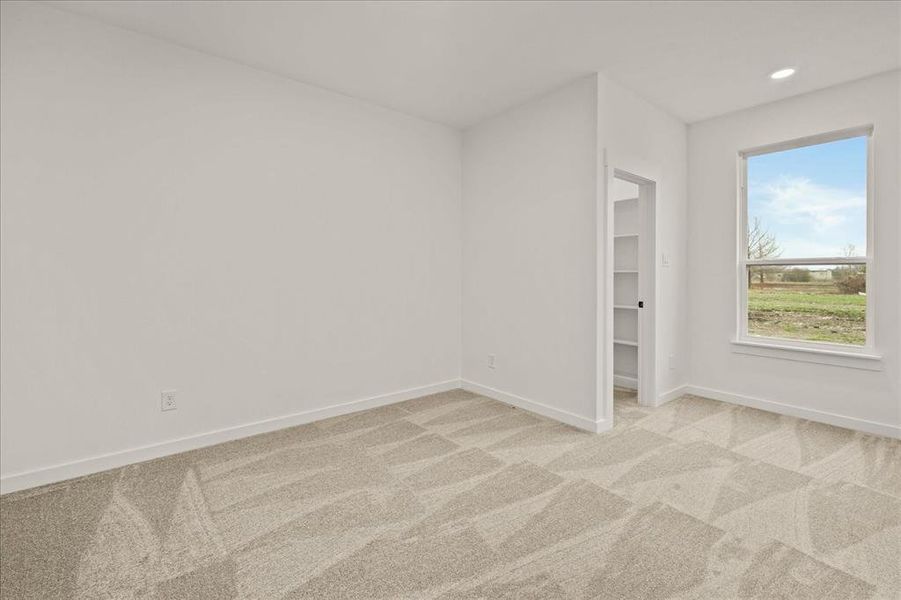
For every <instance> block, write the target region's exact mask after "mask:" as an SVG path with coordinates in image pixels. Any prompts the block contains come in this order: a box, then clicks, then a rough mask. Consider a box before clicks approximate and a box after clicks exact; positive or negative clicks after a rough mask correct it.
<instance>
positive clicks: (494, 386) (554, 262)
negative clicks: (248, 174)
mask: <svg viewBox="0 0 901 600" xmlns="http://www.w3.org/2000/svg"><path fill="white" fill-rule="evenodd" d="M605 153H606V155H607V156H608V160H609V161H610V162H611V165H613V166H617V167H620V168H627V169H630V170H631V171H633V172H634V173H635V174H636V175H641V176H644V177H647V178H650V179H654V180H655V181H656V182H657V196H658V198H657V211H658V214H657V223H658V232H657V235H658V250H663V251H666V252H667V253H668V255H669V257H670V262H671V265H672V266H671V267H669V268H665V269H661V268H659V267H658V271H657V286H658V299H659V301H658V302H657V335H658V341H657V354H658V358H657V365H658V366H657V369H658V373H657V379H658V383H657V389H658V392H661V393H662V392H666V391H669V390H671V389H673V388H677V387H678V386H681V385H684V384H685V383H687V375H688V344H687V326H686V318H685V314H686V310H687V298H686V294H687V288H686V286H685V279H686V273H687V271H686V269H687V261H686V260H685V259H686V253H687V250H686V244H685V235H684V232H685V228H686V219H687V206H686V193H685V191H686V190H685V185H686V183H685V173H686V128H685V125H684V124H683V123H682V122H681V121H679V120H677V119H675V118H673V117H671V116H669V115H667V114H666V113H664V112H663V111H661V110H659V109H658V108H656V107H654V106H653V105H651V104H649V103H648V102H646V101H644V100H643V99H641V98H639V97H638V96H636V95H635V94H633V93H631V92H630V91H628V90H626V89H625V88H623V87H622V86H619V85H617V84H616V83H614V82H611V81H609V80H607V79H605V78H604V77H603V76H592V77H588V78H585V79H581V80H579V81H576V82H574V83H573V84H571V85H568V86H566V87H564V88H562V89H560V90H558V91H556V92H554V93H552V94H548V95H546V96H543V97H541V98H538V99H535V100H533V101H531V102H528V103H526V104H524V105H522V106H519V107H516V108H513V109H511V110H509V111H507V112H505V113H503V114H501V115H499V116H497V117H494V118H493V119H489V120H488V121H485V122H483V123H481V124H479V125H477V126H475V127H473V128H471V129H469V130H467V131H466V132H465V133H464V137H463V179H464V184H463V197H464V202H463V207H464V209H463V331H464V334H463V371H462V372H463V378H464V380H467V381H469V382H473V383H476V384H480V385H481V386H485V387H486V388H490V390H483V391H491V390H495V391H500V392H502V393H503V395H501V396H500V397H502V398H505V399H516V398H511V396H512V397H518V398H519V399H520V400H526V401H529V402H530V403H532V404H525V405H526V406H530V407H532V408H536V406H535V404H537V405H543V407H544V408H547V409H549V410H546V412H547V414H551V415H553V416H556V417H557V418H561V419H564V420H567V421H568V422H571V423H573V424H578V425H581V426H589V423H596V422H597V421H599V420H602V419H603V416H604V415H603V414H600V411H599V410H598V407H597V389H598V386H599V385H600V386H606V385H609V384H610V382H607V381H606V378H605V376H604V375H603V374H602V373H600V374H599V370H598V360H597V355H598V352H597V350H596V343H597V339H598V337H597V335H598V333H599V328H598V305H597V299H598V293H597V291H598V277H599V274H598V268H597V267H598V264H599V263H598V260H599V258H600V261H601V263H600V264H601V265H603V264H604V263H603V261H604V255H603V253H600V255H599V252H598V233H597V228H598V225H599V223H598V210H597V206H598V203H599V202H601V203H602V204H601V206H603V202H604V199H603V198H604V197H605V193H606V192H605V190H604V185H603V184H601V185H599V173H601V172H602V170H603V162H602V157H603V156H604V155H605ZM601 220H602V221H603V217H601ZM600 225H601V230H602V231H603V230H604V227H603V222H602V223H600ZM601 245H602V246H603V244H601ZM658 265H659V261H658ZM601 271H602V273H601V276H602V275H603V267H602V269H601ZM601 302H603V299H602V300H601ZM602 308H603V307H602ZM600 333H601V334H602V335H603V323H601V328H600ZM489 354H494V355H495V356H496V366H495V368H494V369H491V368H489V367H488V361H487V358H488V355H489ZM669 354H673V355H674V356H675V359H674V363H673V364H674V367H675V368H674V369H672V370H670V369H669V367H668V362H667V360H666V359H667V357H668V355H669ZM661 357H662V358H661ZM599 378H600V381H599ZM537 408H542V407H541V406H539V407H537ZM573 415H574V416H575V418H572V416H573ZM608 425H609V424H608Z"/></svg>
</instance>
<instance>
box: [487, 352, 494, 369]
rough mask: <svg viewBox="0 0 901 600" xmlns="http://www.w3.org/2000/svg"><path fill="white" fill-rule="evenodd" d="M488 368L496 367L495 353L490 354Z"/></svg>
mask: <svg viewBox="0 0 901 600" xmlns="http://www.w3.org/2000/svg"><path fill="white" fill-rule="evenodd" d="M488 368H489V369H493V368H494V355H493V354H489V355H488Z"/></svg>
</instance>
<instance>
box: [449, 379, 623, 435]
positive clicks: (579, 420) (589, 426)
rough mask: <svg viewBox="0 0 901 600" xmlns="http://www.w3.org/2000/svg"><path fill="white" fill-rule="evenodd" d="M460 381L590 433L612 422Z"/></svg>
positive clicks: (501, 399) (497, 398) (500, 399)
mask: <svg viewBox="0 0 901 600" xmlns="http://www.w3.org/2000/svg"><path fill="white" fill-rule="evenodd" d="M461 383H462V387H463V389H464V390H467V391H470V392H473V393H475V394H481V395H482V396H487V397H489V398H493V399H495V400H498V401H500V402H504V403H505V404H510V405H512V406H515V407H517V408H522V409H524V410H528V411H531V412H533V413H538V414H539V415H542V416H544V417H548V418H549V419H554V420H555V421H560V422H561V423H566V424H567V425H572V426H573V427H578V428H579V429H585V430H586V431H591V432H592V433H601V432H603V431H607V430H609V429H610V428H611V427H612V426H613V424H612V423H610V422H609V421H607V420H605V419H600V420H597V421H594V420H592V419H589V418H588V417H583V416H581V415H577V414H574V413H571V412H568V411H565V410H560V409H559V408H554V407H552V406H548V405H547V404H542V403H540V402H536V401H534V400H529V399H528V398H523V397H522V396H517V395H516V394H511V393H509V392H504V391H501V390H496V389H494V388H492V387H488V386H487V385H482V384H480V383H476V382H474V381H469V380H466V379H464V380H462V381H461Z"/></svg>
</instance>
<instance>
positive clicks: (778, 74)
mask: <svg viewBox="0 0 901 600" xmlns="http://www.w3.org/2000/svg"><path fill="white" fill-rule="evenodd" d="M794 74H795V70H794V69H792V68H788V69H779V70H778V71H773V72H772V73H770V79H785V78H786V77H791V76H792V75H794Z"/></svg>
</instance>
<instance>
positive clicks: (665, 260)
mask: <svg viewBox="0 0 901 600" xmlns="http://www.w3.org/2000/svg"><path fill="white" fill-rule="evenodd" d="M660 266H661V267H668V266H669V256H668V255H667V254H666V253H665V252H664V253H663V254H661V255H660Z"/></svg>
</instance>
